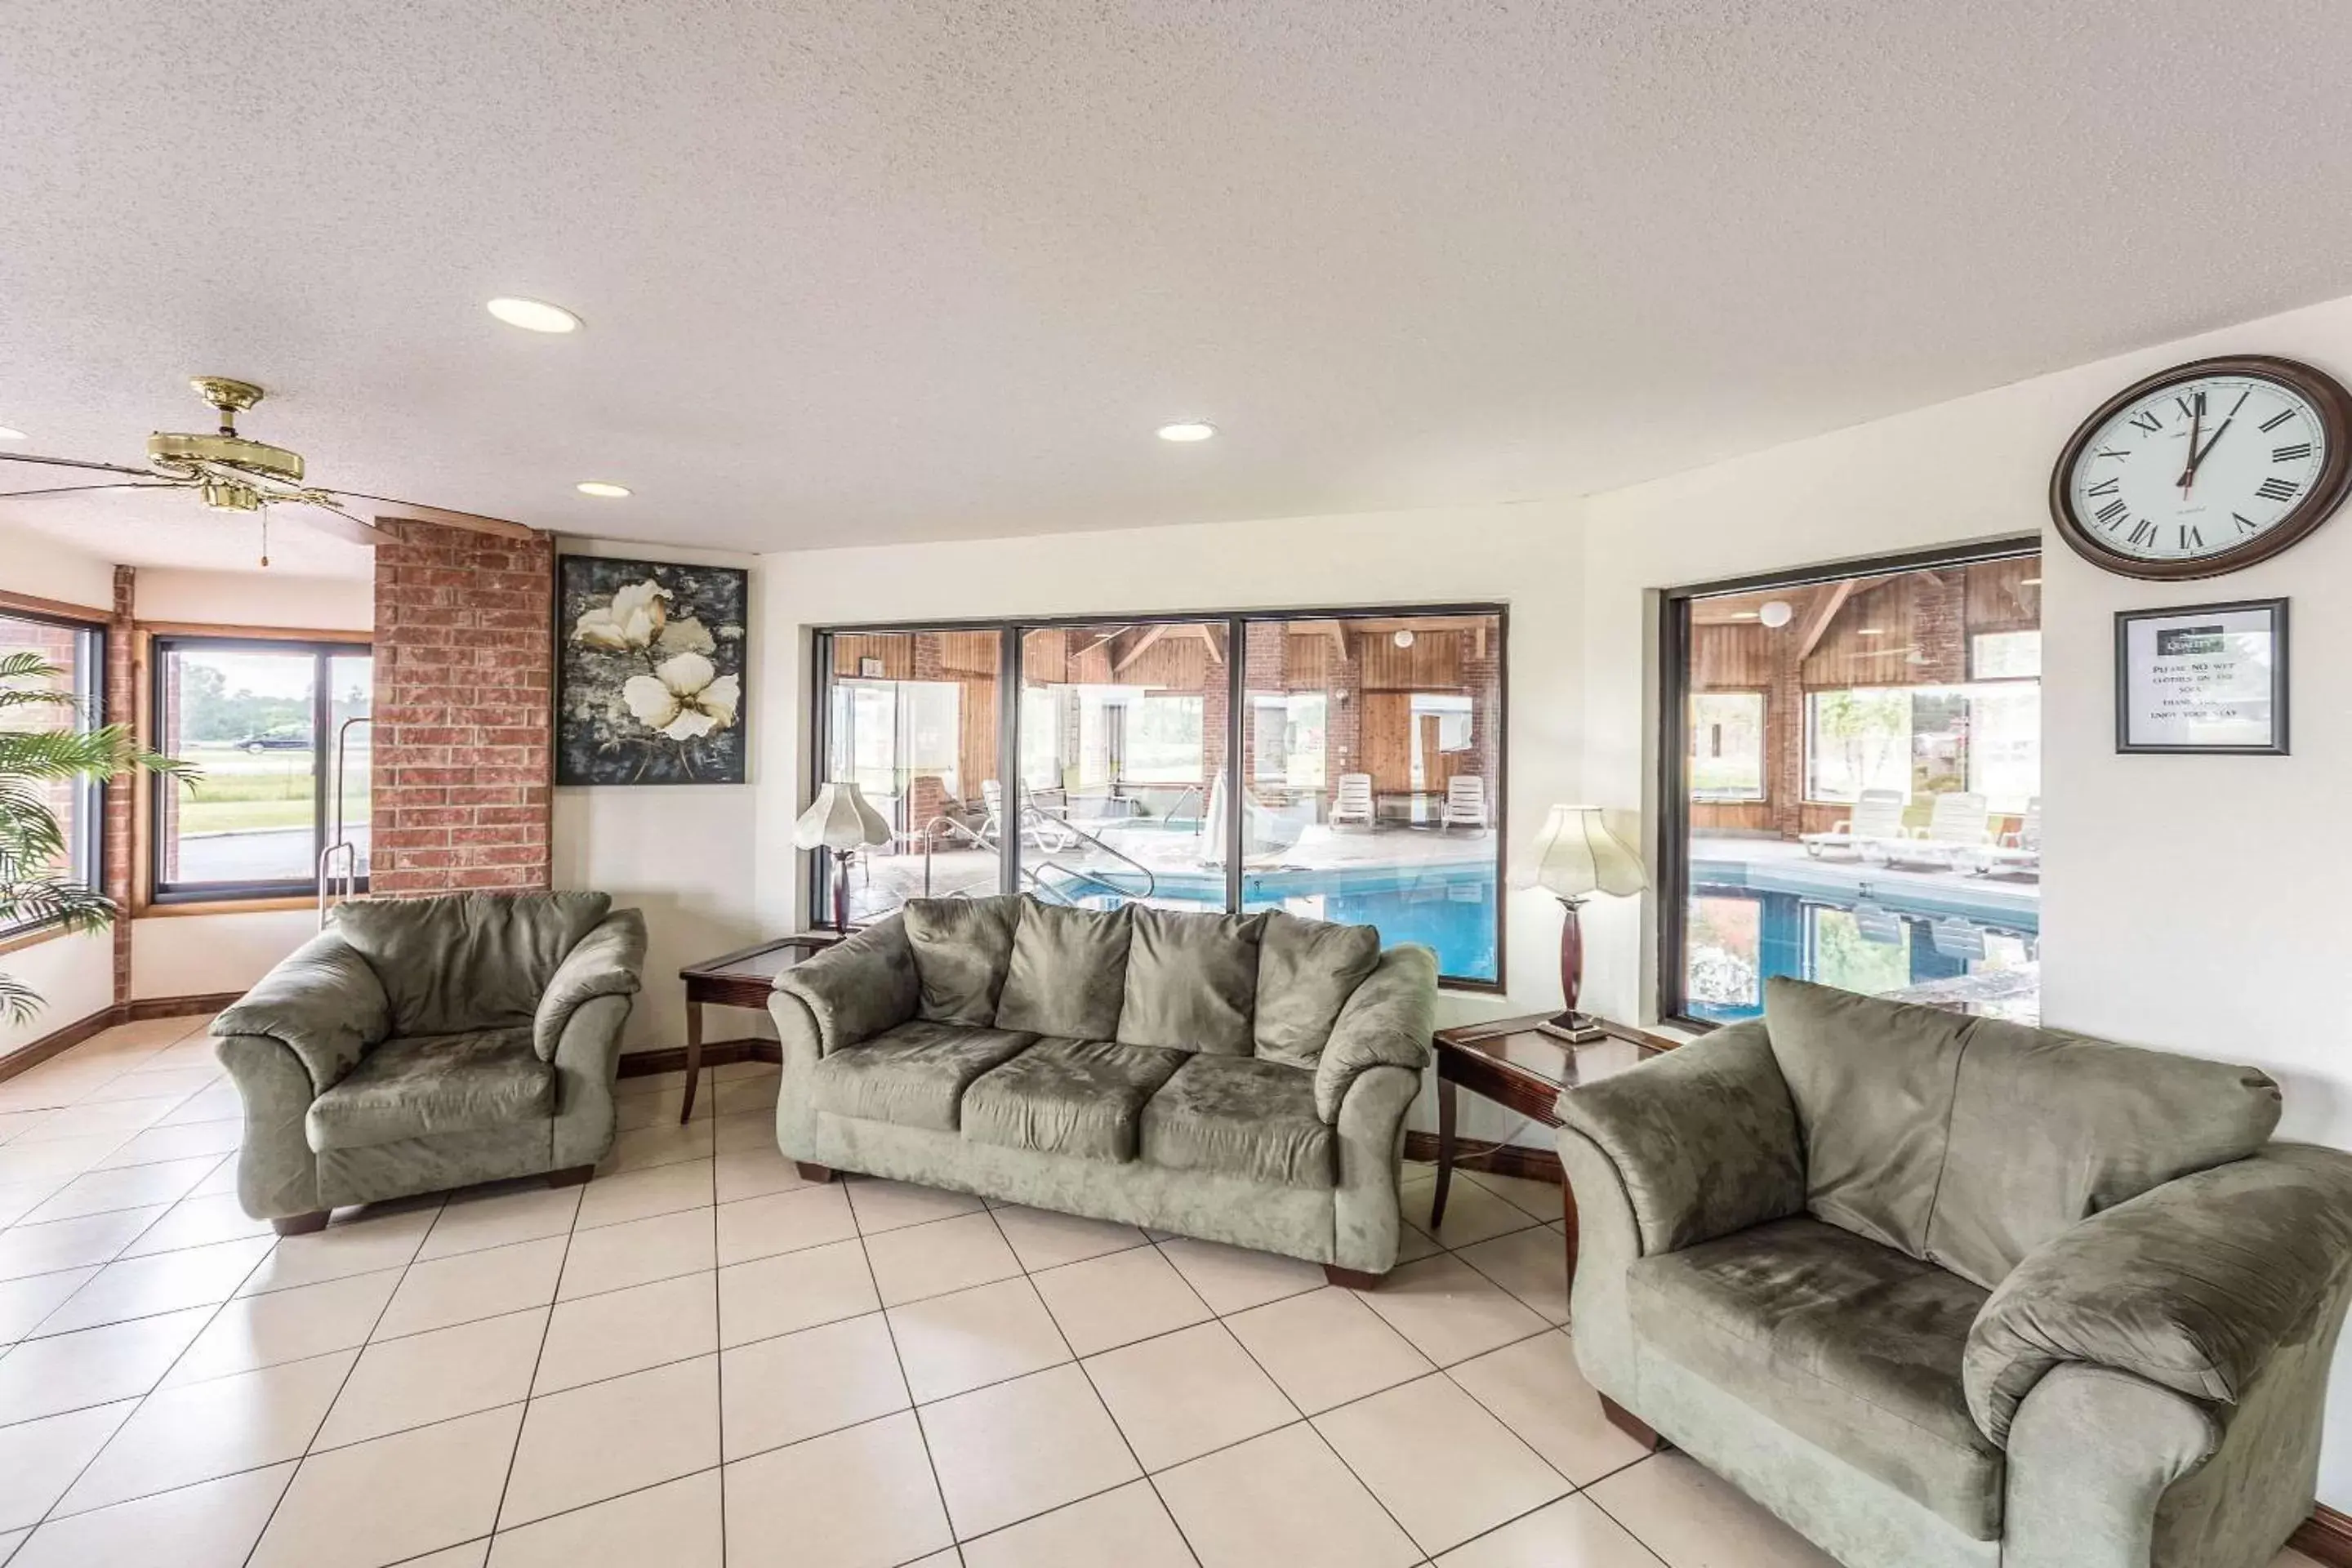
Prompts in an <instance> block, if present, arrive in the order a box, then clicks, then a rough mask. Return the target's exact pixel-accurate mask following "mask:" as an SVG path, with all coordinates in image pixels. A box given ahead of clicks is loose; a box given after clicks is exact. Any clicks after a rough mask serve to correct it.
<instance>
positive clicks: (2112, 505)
mask: <svg viewBox="0 0 2352 1568" xmlns="http://www.w3.org/2000/svg"><path fill="white" fill-rule="evenodd" d="M2096 515H2097V517H2098V520H2099V521H2101V522H2104V523H2105V524H2106V525H2107V528H2108V530H2109V531H2114V530H2115V529H2116V528H2117V527H2119V526H2120V525H2121V524H2122V522H2123V521H2124V515H2125V514H2124V503H2123V502H2121V501H2119V500H2111V501H2109V502H2108V503H2107V504H2106V505H2105V506H2103V507H2101V508H2100V509H2099V510H2098V512H2097V514H2096Z"/></svg>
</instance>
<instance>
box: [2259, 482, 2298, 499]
mask: <svg viewBox="0 0 2352 1568" xmlns="http://www.w3.org/2000/svg"><path fill="white" fill-rule="evenodd" d="M2302 488H2303V487H2302V486H2300V485H2298V484H2296V483H2295V482H2294V480H2292V479H2264V480H2263V482H2262V483H2261V484H2258V485H2256V486H2255V487H2254V493H2255V494H2256V495H2258V496H2260V497H2262V498H2263V500H2294V495H2295V491H2297V490H2299V489H2302Z"/></svg>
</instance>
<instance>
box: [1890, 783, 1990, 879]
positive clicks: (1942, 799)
mask: <svg viewBox="0 0 2352 1568" xmlns="http://www.w3.org/2000/svg"><path fill="white" fill-rule="evenodd" d="M1991 847H1992V812H1991V808H1990V806H1988V805H1986V803H1985V797H1984V796H1982V795H1979V794H1977V793H1976V792H1974V791H1973V790H1954V791H1952V792H1951V793H1950V794H1949V795H1937V797H1936V805H1935V806H1934V808H1933V809H1932V810H1931V811H1930V812H1929V813H1928V815H1927V831H1926V832H1925V833H1923V834H1921V835H1919V836H1918V837H1916V838H1896V839H1893V840H1890V841H1889V842H1887V843H1886V844H1885V851H1886V863H1887V864H1888V865H1890V866H1892V865H1896V864H1900V863H1905V862H1908V863H1909V864H1911V865H1915V866H1943V867H1950V868H1959V867H1969V866H1974V865H1977V864H1979V857H1980V856H1982V855H1983V854H1984V852H1985V851H1986V850H1987V849H1990V848H1991Z"/></svg>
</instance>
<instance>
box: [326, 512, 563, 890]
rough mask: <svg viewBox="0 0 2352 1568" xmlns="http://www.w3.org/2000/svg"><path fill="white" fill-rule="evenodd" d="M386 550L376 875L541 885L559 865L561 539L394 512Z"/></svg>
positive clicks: (415, 882)
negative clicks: (392, 536)
mask: <svg viewBox="0 0 2352 1568" xmlns="http://www.w3.org/2000/svg"><path fill="white" fill-rule="evenodd" d="M382 526H383V527H384V528H385V529H387V530H388V531H393V532H395V533H396V534H397V535H398V538H397V540H396V541H391V540H387V541H386V542H383V543H380V544H378V545H377V546H376V552H375V707H374V718H375V723H374V726H373V753H374V771H373V774H372V781H371V782H372V787H373V833H372V839H373V843H372V847H371V849H370V862H371V863H370V868H369V878H370V886H371V888H372V889H373V891H374V892H376V893H377V894H380V895H381V894H391V895H394V896H400V895H410V894H419V893H439V892H451V891H456V890H458V889H467V888H509V889H525V888H544V887H546V886H548V883H549V879H550V877H551V858H550V847H549V834H548V828H549V817H550V814H551V810H552V805H553V792H552V789H551V771H552V767H553V755H554V752H553V746H552V740H553V686H554V679H555V677H554V657H555V648H554V633H553V626H552V624H551V622H552V618H553V614H554V609H553V605H554V591H555V584H554V575H555V546H554V542H552V541H551V540H549V539H547V538H545V537H543V536H542V537H539V538H534V539H529V540H514V539H506V538H501V537H499V536H497V535H494V534H486V533H477V532H474V531H470V530H467V529H457V528H442V527H438V526H436V525H435V524H432V523H424V522H414V521H399V522H387V523H384V524H383V525H382Z"/></svg>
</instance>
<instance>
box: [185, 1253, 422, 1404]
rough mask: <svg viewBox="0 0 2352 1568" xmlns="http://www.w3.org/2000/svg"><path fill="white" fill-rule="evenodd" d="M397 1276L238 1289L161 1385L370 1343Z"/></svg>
mask: <svg viewBox="0 0 2352 1568" xmlns="http://www.w3.org/2000/svg"><path fill="white" fill-rule="evenodd" d="M399 1283H400V1271H399V1270H398V1269H393V1268H385V1269H379V1270H377V1271H376V1272H375V1273H373V1274H354V1275H352V1277H351V1278H350V1279H330V1280H328V1281H327V1282H326V1283H324V1284H321V1285H302V1286H298V1287H296V1288H295V1289H290V1290H273V1291H271V1292H269V1293H268V1295H265V1296H240V1297H238V1298H237V1299H236V1300H233V1301H231V1302H229V1303H228V1304H227V1305H226V1306H225V1307H223V1308H222V1309H221V1310H220V1312H219V1315H218V1316H216V1317H215V1318H214V1319H213V1320H212V1321H211V1322H209V1323H207V1324H205V1331H204V1332H203V1333H201V1334H198V1335H197V1336H196V1339H195V1342H194V1344H191V1345H190V1346H189V1347H188V1351H187V1353H186V1354H185V1355H184V1356H182V1357H181V1358H180V1359H179V1362H178V1363H176V1364H175V1365H173V1368H172V1372H171V1375H170V1376H168V1377H166V1378H165V1379H164V1380H163V1385H164V1386H165V1387H166V1388H170V1387H173V1386H176V1385H178V1384H184V1383H197V1382H201V1381H203V1380H204V1379H205V1378H210V1377H226V1376H228V1375H229V1374H231V1373H240V1372H251V1371H253V1370H254V1369H256V1368H257V1367H265V1366H276V1365H278V1364H279V1363H283V1362H289V1361H301V1360H303V1359H305V1358H307V1357H310V1356H314V1355H323V1354H325V1353H326V1352H329V1351H340V1350H350V1349H352V1348H354V1347H356V1346H359V1345H363V1344H365V1343H367V1339H368V1334H369V1332H370V1331H372V1330H373V1329H374V1327H375V1324H376V1320H377V1319H378V1318H379V1317H381V1316H382V1315H383V1309H384V1304H385V1303H386V1302H388V1301H390V1300H392V1292H393V1289H394V1287H396V1286H397V1285H398V1284H399Z"/></svg>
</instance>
